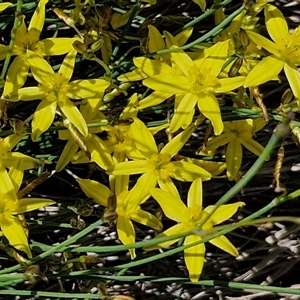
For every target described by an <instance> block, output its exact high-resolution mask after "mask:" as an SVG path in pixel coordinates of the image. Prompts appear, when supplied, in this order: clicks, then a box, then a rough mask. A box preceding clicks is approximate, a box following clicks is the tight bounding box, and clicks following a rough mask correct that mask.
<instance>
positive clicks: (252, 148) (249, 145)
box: [241, 139, 264, 156]
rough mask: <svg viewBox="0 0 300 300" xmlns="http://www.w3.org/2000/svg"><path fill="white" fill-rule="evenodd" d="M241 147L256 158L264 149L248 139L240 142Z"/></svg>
mask: <svg viewBox="0 0 300 300" xmlns="http://www.w3.org/2000/svg"><path fill="white" fill-rule="evenodd" d="M241 143H242V145H243V146H245V147H246V148H247V149H248V150H249V151H251V152H252V153H254V154H255V155H257V156H260V155H261V154H262V152H263V151H264V147H263V146H262V145H261V144H259V143H258V142H256V141H254V140H252V139H250V140H242V141H241Z"/></svg>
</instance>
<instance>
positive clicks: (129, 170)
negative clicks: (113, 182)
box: [106, 160, 148, 175]
mask: <svg viewBox="0 0 300 300" xmlns="http://www.w3.org/2000/svg"><path fill="white" fill-rule="evenodd" d="M147 164H148V162H147V160H136V161H126V162H121V163H117V164H116V165H114V166H113V167H110V168H108V170H107V171H106V172H107V174H110V175H126V174H128V175H129V174H130V175H134V174H141V173H144V172H146V171H147Z"/></svg>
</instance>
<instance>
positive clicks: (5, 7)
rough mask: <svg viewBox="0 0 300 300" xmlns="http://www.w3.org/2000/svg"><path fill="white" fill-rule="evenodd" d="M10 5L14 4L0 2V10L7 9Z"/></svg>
mask: <svg viewBox="0 0 300 300" xmlns="http://www.w3.org/2000/svg"><path fill="white" fill-rule="evenodd" d="M12 6H14V5H13V3H11V2H3V3H0V12H1V11H3V10H5V9H7V8H8V7H12Z"/></svg>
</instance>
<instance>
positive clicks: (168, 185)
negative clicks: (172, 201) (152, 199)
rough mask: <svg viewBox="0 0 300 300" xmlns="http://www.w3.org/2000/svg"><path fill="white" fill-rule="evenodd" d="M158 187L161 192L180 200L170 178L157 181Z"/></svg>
mask: <svg viewBox="0 0 300 300" xmlns="http://www.w3.org/2000/svg"><path fill="white" fill-rule="evenodd" d="M158 185H159V187H160V188H161V189H162V190H163V191H166V192H168V193H170V194H172V195H174V196H175V197H176V198H180V194H179V192H178V190H177V188H176V186H175V184H174V183H173V181H172V180H171V178H170V177H167V178H166V179H164V180H162V179H158Z"/></svg>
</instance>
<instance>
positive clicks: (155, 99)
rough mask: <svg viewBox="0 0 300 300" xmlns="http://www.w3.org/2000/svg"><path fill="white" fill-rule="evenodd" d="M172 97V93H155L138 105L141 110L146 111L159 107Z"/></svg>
mask: <svg viewBox="0 0 300 300" xmlns="http://www.w3.org/2000/svg"><path fill="white" fill-rule="evenodd" d="M172 95H173V94H170V93H162V92H159V91H154V92H153V93H152V94H150V95H149V96H147V97H146V98H144V99H142V100H141V101H140V102H139V104H138V106H139V109H144V108H147V107H152V106H155V105H158V104H160V103H162V102H163V101H165V100H167V99H168V98H170V97H171V96H172Z"/></svg>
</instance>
